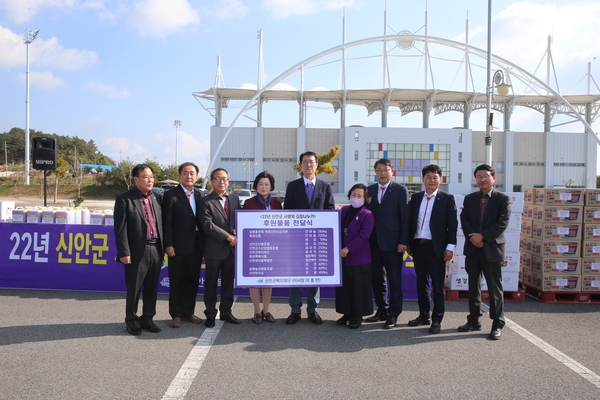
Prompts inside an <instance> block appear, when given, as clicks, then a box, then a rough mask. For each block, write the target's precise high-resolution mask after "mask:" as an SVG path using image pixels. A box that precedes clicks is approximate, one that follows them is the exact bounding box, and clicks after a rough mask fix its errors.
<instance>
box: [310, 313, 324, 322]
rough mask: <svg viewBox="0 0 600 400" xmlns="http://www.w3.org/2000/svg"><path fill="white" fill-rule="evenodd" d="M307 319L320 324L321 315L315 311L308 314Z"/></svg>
mask: <svg viewBox="0 0 600 400" xmlns="http://www.w3.org/2000/svg"><path fill="white" fill-rule="evenodd" d="M308 320H309V321H310V322H312V323H313V324H317V325H321V324H322V323H323V320H322V319H321V316H320V315H319V314H318V313H317V312H316V311H315V312H313V313H310V314H308Z"/></svg>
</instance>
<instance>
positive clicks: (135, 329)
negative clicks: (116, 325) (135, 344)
mask: <svg viewBox="0 0 600 400" xmlns="http://www.w3.org/2000/svg"><path fill="white" fill-rule="evenodd" d="M125 325H126V326H127V332H129V334H130V335H134V336H139V335H141V334H142V328H141V327H140V325H139V324H138V323H137V322H127V323H125Z"/></svg>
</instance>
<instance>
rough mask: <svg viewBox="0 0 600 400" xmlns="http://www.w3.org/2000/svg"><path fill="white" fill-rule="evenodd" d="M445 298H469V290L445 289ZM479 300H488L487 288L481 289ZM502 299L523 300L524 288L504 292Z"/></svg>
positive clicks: (510, 300)
mask: <svg viewBox="0 0 600 400" xmlns="http://www.w3.org/2000/svg"><path fill="white" fill-rule="evenodd" d="M446 300H469V292H468V291H467V290H450V289H446ZM481 301H484V302H489V301H490V294H489V292H488V291H487V290H482V291H481ZM504 301H506V302H512V303H522V302H524V301H525V290H523V289H519V290H518V291H516V292H504Z"/></svg>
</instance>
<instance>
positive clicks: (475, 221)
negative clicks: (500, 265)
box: [460, 189, 510, 262]
mask: <svg viewBox="0 0 600 400" xmlns="http://www.w3.org/2000/svg"><path fill="white" fill-rule="evenodd" d="M480 205H481V192H480V191H477V192H473V193H470V194H468V195H466V196H465V200H464V202H463V210H462V212H461V213H460V222H461V223H462V229H463V232H464V234H465V239H466V240H465V248H464V254H465V256H473V255H474V254H475V252H476V251H477V247H475V245H473V244H472V243H471V242H470V241H469V236H468V235H469V234H471V233H480V234H481V236H483V241H484V246H483V253H484V255H485V258H486V259H487V260H488V261H491V262H502V261H504V244H505V243H506V239H505V238H504V231H505V230H506V228H507V226H508V219H509V218H510V198H509V197H508V196H507V195H506V194H504V193H501V192H499V191H497V190H496V189H494V190H492V193H491V196H490V198H489V199H488V201H487V204H486V207H485V211H484V214H483V219H481V217H480Z"/></svg>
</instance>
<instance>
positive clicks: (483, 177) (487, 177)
mask: <svg viewBox="0 0 600 400" xmlns="http://www.w3.org/2000/svg"><path fill="white" fill-rule="evenodd" d="M491 178H492V176H491V175H477V176H475V179H477V180H478V181H482V180H484V179H491Z"/></svg>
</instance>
